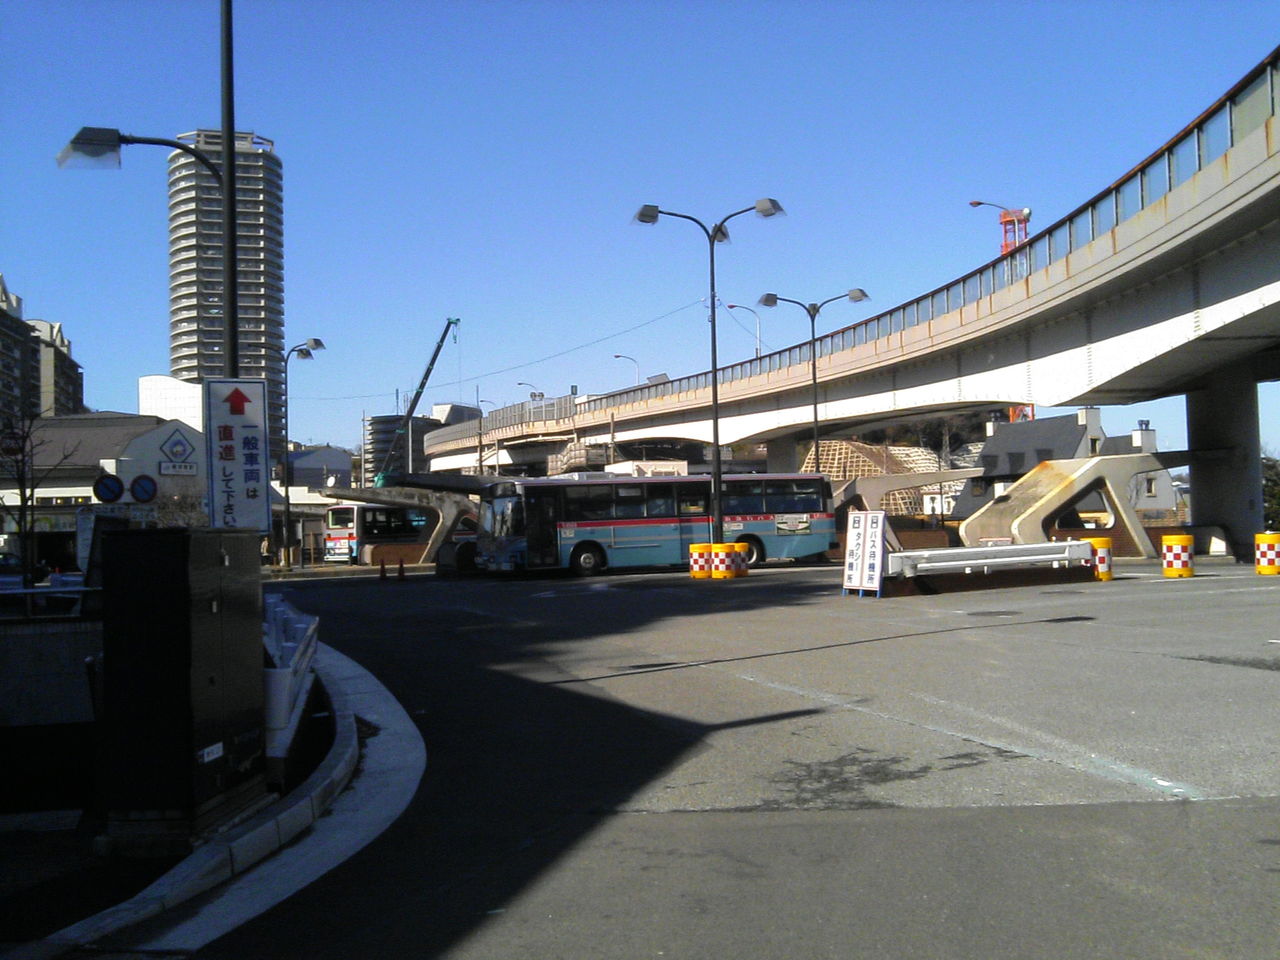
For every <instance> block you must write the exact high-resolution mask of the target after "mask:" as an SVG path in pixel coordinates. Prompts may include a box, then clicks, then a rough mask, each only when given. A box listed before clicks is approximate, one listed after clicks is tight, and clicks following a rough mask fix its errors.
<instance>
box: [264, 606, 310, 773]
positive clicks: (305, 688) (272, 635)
mask: <svg viewBox="0 0 1280 960" xmlns="http://www.w3.org/2000/svg"><path fill="white" fill-rule="evenodd" d="M319 627H320V619H319V617H313V616H311V615H309V614H305V613H300V612H298V611H297V610H295V609H294V608H293V607H292V606H291V605H290V604H289V603H288V601H286V600H285V599H284V598H283V597H280V596H278V595H275V594H268V595H266V596H265V597H263V607H262V645H263V648H264V649H265V650H266V653H267V658H268V660H269V661H270V666H267V667H264V668H263V671H262V672H263V688H264V692H265V702H264V709H263V713H264V717H265V722H264V726H265V727H266V749H267V756H268V757H273V758H283V757H285V756H287V755H288V753H289V745H290V744H291V743H292V742H293V736H294V733H295V732H296V731H297V729H298V725H299V724H300V722H301V720H302V711H303V709H304V708H305V707H306V703H307V697H308V696H309V695H310V693H311V685H312V683H313V682H314V681H315V671H314V670H313V669H312V668H311V666H312V661H313V660H314V659H315V655H316V645H317V644H318V642H319V640H318V639H317V637H318V633H319Z"/></svg>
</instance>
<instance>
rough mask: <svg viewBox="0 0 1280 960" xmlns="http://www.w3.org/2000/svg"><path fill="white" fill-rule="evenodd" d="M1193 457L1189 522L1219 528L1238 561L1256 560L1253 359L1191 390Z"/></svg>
mask: <svg viewBox="0 0 1280 960" xmlns="http://www.w3.org/2000/svg"><path fill="white" fill-rule="evenodd" d="M1187 446H1188V448H1189V449H1190V450H1191V451H1192V452H1194V453H1196V454H1197V456H1196V457H1195V458H1194V459H1193V460H1192V461H1191V470H1190V473H1191V504H1192V506H1191V522H1192V523H1193V524H1195V525H1196V526H1197V527H1205V526H1218V527H1221V528H1222V529H1223V532H1224V533H1226V535H1227V542H1228V544H1229V545H1230V549H1231V553H1232V554H1233V555H1234V556H1235V558H1236V560H1237V561H1238V562H1240V563H1252V562H1253V535H1254V534H1255V533H1256V532H1257V531H1259V530H1262V529H1264V528H1265V527H1264V524H1263V520H1262V444H1261V441H1260V439H1259V435H1258V385H1257V383H1256V381H1255V377H1254V371H1253V365H1252V364H1251V363H1249V362H1247V361H1246V362H1242V363H1237V364H1235V365H1233V366H1230V367H1223V368H1222V369H1220V370H1216V371H1214V373H1213V374H1211V378H1210V381H1209V383H1208V384H1207V385H1206V386H1205V387H1204V388H1203V389H1200V390H1192V391H1190V392H1188V393H1187Z"/></svg>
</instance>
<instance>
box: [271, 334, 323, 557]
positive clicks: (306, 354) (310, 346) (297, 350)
mask: <svg viewBox="0 0 1280 960" xmlns="http://www.w3.org/2000/svg"><path fill="white" fill-rule="evenodd" d="M323 349H324V341H323V340H321V339H320V338H319V337H309V338H308V339H306V340H304V341H302V343H299V344H295V345H294V346H292V347H290V348H289V349H288V350H287V351H285V355H284V460H283V462H282V463H281V466H283V467H284V471H283V473H284V484H283V486H284V565H285V567H286V568H287V569H289V570H292V569H293V553H292V548H293V516H292V502H291V500H290V496H289V486H290V484H292V483H293V463H292V462H291V461H290V459H289V361H290V360H292V359H293V358H294V356H295V355H296V356H297V358H298V359H299V360H310V359H312V358H313V357H314V356H315V351H317V350H323ZM299 559H300V560H301V565H302V566H304V567H305V566H306V565H307V554H306V545H305V544H304V545H303V549H302V551H301V552H300V553H299Z"/></svg>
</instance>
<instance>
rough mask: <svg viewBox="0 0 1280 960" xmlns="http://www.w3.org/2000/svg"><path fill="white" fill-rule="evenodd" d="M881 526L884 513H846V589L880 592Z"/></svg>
mask: <svg viewBox="0 0 1280 960" xmlns="http://www.w3.org/2000/svg"><path fill="white" fill-rule="evenodd" d="M884 527H885V512H884V511H883V510H863V511H859V510H850V511H849V528H848V536H847V537H846V538H845V555H844V588H845V589H846V590H874V591H876V592H879V590H880V578H881V574H882V572H883V569H884Z"/></svg>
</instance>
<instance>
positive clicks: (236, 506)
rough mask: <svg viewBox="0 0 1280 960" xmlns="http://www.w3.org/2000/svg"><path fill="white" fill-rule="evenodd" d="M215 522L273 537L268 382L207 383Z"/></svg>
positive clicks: (206, 417)
mask: <svg viewBox="0 0 1280 960" xmlns="http://www.w3.org/2000/svg"><path fill="white" fill-rule="evenodd" d="M204 390H205V396H204V401H205V413H204V424H205V443H206V445H207V447H208V453H209V522H210V524H211V525H212V526H214V527H236V528H241V529H248V530H259V531H261V532H263V533H267V532H268V531H269V530H270V528H271V482H270V481H271V475H270V469H271V459H270V456H269V451H268V443H267V422H266V421H267V403H266V399H267V397H266V383H265V381H262V380H206V381H205V382H204Z"/></svg>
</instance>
